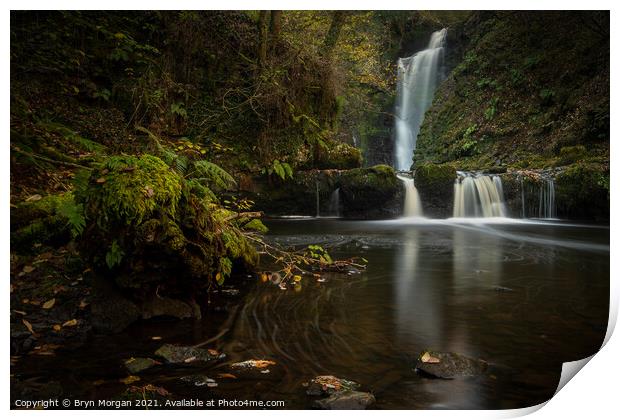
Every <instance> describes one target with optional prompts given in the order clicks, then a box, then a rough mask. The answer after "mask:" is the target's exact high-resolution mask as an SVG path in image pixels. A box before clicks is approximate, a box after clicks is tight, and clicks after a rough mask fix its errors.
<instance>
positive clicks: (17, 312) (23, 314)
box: [13, 309, 27, 316]
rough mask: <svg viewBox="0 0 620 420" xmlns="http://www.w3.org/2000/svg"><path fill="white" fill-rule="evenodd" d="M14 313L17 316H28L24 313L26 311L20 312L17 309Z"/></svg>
mask: <svg viewBox="0 0 620 420" xmlns="http://www.w3.org/2000/svg"><path fill="white" fill-rule="evenodd" d="M13 312H15V313H16V314H20V315H22V316H26V315H27V314H26V312H24V311H18V310H17V309H13Z"/></svg>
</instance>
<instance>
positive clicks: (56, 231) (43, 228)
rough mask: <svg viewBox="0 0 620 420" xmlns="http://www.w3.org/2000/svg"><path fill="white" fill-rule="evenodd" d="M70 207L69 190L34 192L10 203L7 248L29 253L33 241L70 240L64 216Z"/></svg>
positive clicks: (69, 231) (62, 241)
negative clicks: (43, 194)
mask: <svg viewBox="0 0 620 420" xmlns="http://www.w3.org/2000/svg"><path fill="white" fill-rule="evenodd" d="M72 207H73V196H72V194H70V193H63V194H50V195H47V196H44V197H41V196H38V195H35V196H32V197H31V198H30V199H28V200H26V201H24V202H22V203H19V204H16V205H14V206H11V249H12V250H13V251H16V252H19V253H30V252H32V250H33V245H34V244H35V243H40V244H47V245H54V246H57V245H62V244H64V243H66V242H68V241H69V240H70V239H71V228H70V225H69V220H68V218H67V215H68V214H69V212H70V211H71V208H72Z"/></svg>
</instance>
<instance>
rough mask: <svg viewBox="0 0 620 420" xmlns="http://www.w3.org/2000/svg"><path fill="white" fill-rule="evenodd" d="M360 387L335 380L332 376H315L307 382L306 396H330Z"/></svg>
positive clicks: (346, 381)
mask: <svg viewBox="0 0 620 420" xmlns="http://www.w3.org/2000/svg"><path fill="white" fill-rule="evenodd" d="M359 387H360V384H358V383H357V382H353V381H349V380H347V379H340V378H336V377H335V376H332V375H323V376H317V377H315V378H313V379H311V380H310V382H308V389H307V390H306V394H308V395H316V396H326V395H332V394H335V393H337V392H340V391H354V390H356V389H358V388H359Z"/></svg>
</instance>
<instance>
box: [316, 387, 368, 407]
mask: <svg viewBox="0 0 620 420" xmlns="http://www.w3.org/2000/svg"><path fill="white" fill-rule="evenodd" d="M374 403H375V397H374V395H372V394H371V393H369V392H358V391H340V392H336V393H334V394H332V395H331V396H330V397H329V398H325V399H322V400H317V401H315V402H314V403H313V404H312V406H313V407H314V408H320V409H323V410H365V409H366V408H367V407H368V406H370V405H371V404H374Z"/></svg>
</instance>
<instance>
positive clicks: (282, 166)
mask: <svg viewBox="0 0 620 420" xmlns="http://www.w3.org/2000/svg"><path fill="white" fill-rule="evenodd" d="M261 172H262V173H263V174H266V175H267V176H269V177H270V176H271V175H273V174H276V175H277V176H278V177H279V178H280V179H281V180H282V181H286V180H287V179H292V178H293V168H291V165H289V164H288V163H286V162H280V161H279V160H278V159H275V160H274V161H273V162H272V164H271V165H269V166H267V167H265V168H263V170H262V171H261Z"/></svg>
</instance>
